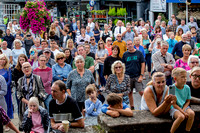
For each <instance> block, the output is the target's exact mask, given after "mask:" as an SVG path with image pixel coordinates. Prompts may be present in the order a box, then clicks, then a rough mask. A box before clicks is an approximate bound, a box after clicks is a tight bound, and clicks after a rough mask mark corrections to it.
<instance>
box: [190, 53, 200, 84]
mask: <svg viewBox="0 0 200 133" xmlns="http://www.w3.org/2000/svg"><path fill="white" fill-rule="evenodd" d="M188 65H189V67H190V69H191V70H192V68H194V67H199V57H198V56H196V55H190V56H189V58H188ZM191 70H188V71H187V81H191V79H190V72H191Z"/></svg>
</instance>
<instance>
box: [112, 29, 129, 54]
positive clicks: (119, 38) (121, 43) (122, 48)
mask: <svg viewBox="0 0 200 133" xmlns="http://www.w3.org/2000/svg"><path fill="white" fill-rule="evenodd" d="M115 45H117V46H118V47H119V49H120V53H119V57H120V58H122V56H123V54H124V52H126V50H127V48H126V42H125V41H123V40H122V35H121V34H120V33H119V34H118V35H117V40H116V41H114V42H113V45H112V46H115Z"/></svg>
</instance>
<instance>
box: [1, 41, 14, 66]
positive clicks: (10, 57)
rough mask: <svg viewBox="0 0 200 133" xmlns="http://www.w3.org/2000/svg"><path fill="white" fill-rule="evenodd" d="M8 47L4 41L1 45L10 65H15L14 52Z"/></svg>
mask: <svg viewBox="0 0 200 133" xmlns="http://www.w3.org/2000/svg"><path fill="white" fill-rule="evenodd" d="M7 46H8V44H7V42H6V41H3V42H2V44H1V47H2V49H1V50H2V52H3V53H4V54H6V56H7V58H8V59H9V63H10V64H13V59H12V51H11V50H10V49H9V48H7Z"/></svg>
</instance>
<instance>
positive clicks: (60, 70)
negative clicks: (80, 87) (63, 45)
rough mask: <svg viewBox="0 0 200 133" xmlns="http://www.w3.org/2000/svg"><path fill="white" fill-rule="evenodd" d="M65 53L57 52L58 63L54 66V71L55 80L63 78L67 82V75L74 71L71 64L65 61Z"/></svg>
mask: <svg viewBox="0 0 200 133" xmlns="http://www.w3.org/2000/svg"><path fill="white" fill-rule="evenodd" d="M65 58H66V56H65V54H64V53H62V52H60V53H57V54H56V62H57V63H56V64H55V65H53V67H52V72H53V82H55V81H56V80H62V81H63V82H64V83H65V84H66V82H67V77H68V75H69V73H70V71H72V67H71V65H69V64H67V63H65Z"/></svg>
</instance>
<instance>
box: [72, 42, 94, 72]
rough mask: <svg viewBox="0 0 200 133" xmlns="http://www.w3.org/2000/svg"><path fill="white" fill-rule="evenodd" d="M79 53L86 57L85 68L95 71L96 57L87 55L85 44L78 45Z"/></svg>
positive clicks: (74, 67)
mask: <svg viewBox="0 0 200 133" xmlns="http://www.w3.org/2000/svg"><path fill="white" fill-rule="evenodd" d="M77 53H78V55H82V56H83V58H84V59H85V66H84V68H86V69H89V70H90V71H91V72H92V73H93V72H94V59H93V58H92V57H89V56H87V55H86V50H85V46H84V45H79V46H78V47H77ZM72 66H73V69H76V66H75V61H73V65H72Z"/></svg>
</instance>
